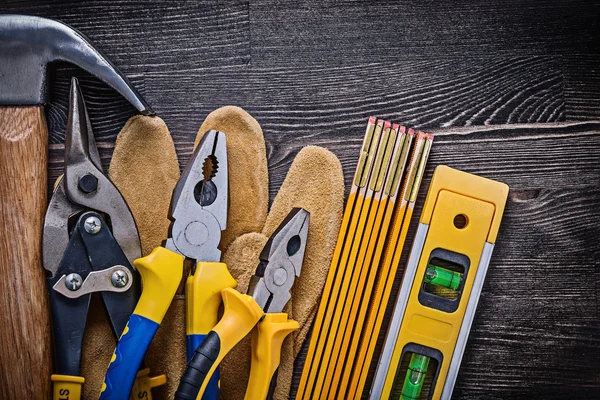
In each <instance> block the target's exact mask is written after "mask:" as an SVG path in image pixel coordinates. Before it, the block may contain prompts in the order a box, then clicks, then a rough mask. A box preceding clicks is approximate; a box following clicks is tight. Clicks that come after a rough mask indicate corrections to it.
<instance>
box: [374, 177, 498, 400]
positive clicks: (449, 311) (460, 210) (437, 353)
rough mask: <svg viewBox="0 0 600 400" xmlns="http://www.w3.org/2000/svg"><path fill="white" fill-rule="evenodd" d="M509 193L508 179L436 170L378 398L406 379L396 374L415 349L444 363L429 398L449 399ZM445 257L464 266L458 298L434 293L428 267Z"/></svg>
mask: <svg viewBox="0 0 600 400" xmlns="http://www.w3.org/2000/svg"><path fill="white" fill-rule="evenodd" d="M507 196H508V186H507V185H506V184H504V183H500V182H496V181H492V180H490V179H486V178H482V177H479V176H475V175H472V174H468V173H466V172H461V171H458V170H455V169H452V168H449V167H446V166H439V167H437V168H436V170H435V173H434V175H433V178H432V182H431V186H430V188H429V191H428V194H427V199H426V200H425V205H424V207H423V212H422V214H421V218H420V220H419V227H418V230H417V234H416V237H415V241H414V244H413V247H412V249H411V253H410V257H409V260H408V263H407V266H406V269H405V271H404V277H403V281H402V285H401V287H400V293H399V295H398V300H397V302H396V306H395V308H394V314H393V316H392V320H391V323H390V327H389V330H388V333H387V336H386V340H385V344H384V348H383V351H382V356H381V358H380V360H379V364H378V366H377V373H376V376H375V380H374V382H373V386H372V388H371V398H374V399H379V398H382V399H387V398H389V397H390V393H391V391H392V387H393V386H394V382H395V381H396V379H398V381H400V382H402V381H403V380H404V376H397V375H399V374H398V372H399V367H400V361H401V358H402V356H403V354H408V353H418V354H424V355H426V356H428V357H431V358H433V359H435V360H436V361H437V366H436V371H435V376H434V377H433V380H432V384H431V389H430V394H431V397H430V398H433V399H440V398H442V399H449V398H450V396H451V394H452V390H453V388H454V383H455V381H456V376H457V374H458V369H459V367H460V362H461V360H462V356H463V352H464V349H465V345H466V341H467V337H468V334H469V331H470V329H471V323H472V321H473V316H474V314H475V309H476V308H477V302H478V300H479V295H480V293H481V288H482V286H483V281H484V279H485V275H486V272H487V268H488V265H489V261H490V257H491V254H492V250H493V248H494V243H495V242H496V237H497V234H498V229H499V226H500V220H501V218H502V214H503V212H504V206H505V204H506V199H507ZM461 221H462V222H461ZM432 260H433V261H432ZM439 260H441V262H446V263H448V265H453V266H456V268H457V269H458V270H459V271H460V274H461V276H462V280H461V282H460V285H459V287H458V290H457V291H455V292H454V295H455V296H454V297H452V296H448V297H443V296H441V295H439V293H436V292H435V291H431V290H429V291H428V290H427V288H428V286H427V285H426V283H425V277H426V272H427V267H428V265H430V263H431V262H438V261H439Z"/></svg>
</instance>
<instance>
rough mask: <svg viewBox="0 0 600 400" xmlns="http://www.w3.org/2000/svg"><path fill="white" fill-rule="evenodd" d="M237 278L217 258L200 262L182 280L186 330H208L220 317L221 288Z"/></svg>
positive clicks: (233, 286) (201, 331)
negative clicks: (184, 280)
mask: <svg viewBox="0 0 600 400" xmlns="http://www.w3.org/2000/svg"><path fill="white" fill-rule="evenodd" d="M236 286H237V282H236V281H235V279H233V277H232V276H231V274H230V273H229V270H228V269H227V265H225V264H223V263H218V262H201V263H198V265H197V266H196V271H195V272H194V274H192V275H190V276H189V277H188V278H187V280H186V282H185V307H186V324H185V326H186V334H187V335H199V334H207V333H208V332H210V330H211V329H212V328H213V327H214V326H215V325H216V324H217V321H218V320H219V315H218V313H219V306H220V305H221V291H222V290H223V289H226V288H235V287H236Z"/></svg>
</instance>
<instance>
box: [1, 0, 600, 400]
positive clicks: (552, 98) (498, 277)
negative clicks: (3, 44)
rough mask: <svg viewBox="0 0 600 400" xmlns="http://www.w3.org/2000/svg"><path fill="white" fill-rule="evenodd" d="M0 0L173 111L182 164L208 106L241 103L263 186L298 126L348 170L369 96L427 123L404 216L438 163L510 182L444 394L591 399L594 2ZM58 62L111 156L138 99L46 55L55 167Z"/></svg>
mask: <svg viewBox="0 0 600 400" xmlns="http://www.w3.org/2000/svg"><path fill="white" fill-rule="evenodd" d="M0 12H13V13H27V14H34V15H41V16H48V17H53V18H57V19H60V20H62V21H64V22H66V23H68V24H71V25H72V26H74V27H76V28H78V29H80V30H81V31H83V32H84V33H85V34H86V35H87V36H88V37H90V38H91V39H92V40H93V42H94V43H96V45H97V46H98V47H99V48H100V49H101V50H102V51H103V52H104V53H105V54H107V56H109V57H110V58H111V59H112V60H113V61H114V62H115V64H117V65H118V66H119V67H120V68H121V69H122V70H123V72H124V73H125V74H126V75H127V76H128V77H129V78H130V79H131V80H132V82H133V83H134V84H135V86H136V87H137V88H138V89H139V90H140V92H141V93H143V94H144V96H145V97H146V98H147V100H148V101H149V102H150V104H151V105H152V106H153V107H154V108H155V110H156V111H157V113H158V114H159V115H160V116H161V117H162V118H163V119H164V120H165V121H166V123H167V124H168V125H169V128H170V130H171V133H172V134H173V136H174V139H175V142H176V147H177V152H178V155H179V157H180V161H181V163H182V164H183V163H184V162H185V160H187V158H188V157H189V155H190V153H191V149H192V141H193V138H194V137H195V134H196V130H197V128H198V127H199V126H200V124H201V122H202V120H203V119H204V118H205V116H206V115H207V114H208V113H209V112H210V111H212V110H213V109H215V108H217V107H219V106H222V105H226V104H236V105H239V106H242V107H244V108H245V109H247V110H248V111H249V112H250V113H251V114H252V115H253V116H254V117H255V118H256V119H257V120H258V121H259V122H260V123H261V125H262V127H263V130H264V133H265V137H266V141H267V151H268V160H269V168H270V173H271V182H270V195H271V198H273V196H274V195H275V193H276V192H277V189H278V188H279V186H280V184H281V182H282V181H283V178H284V177H285V173H286V171H287V169H288V168H289V165H290V164H291V161H292V160H293V157H294V156H295V154H296V153H297V151H298V150H299V149H300V148H302V147H303V146H305V145H308V144H315V145H321V146H324V147H327V148H329V149H330V150H332V151H333V152H334V153H335V154H337V155H338V157H339V158H340V160H341V162H342V165H343V168H344V172H345V175H346V183H347V184H348V183H349V180H350V176H351V174H352V172H353V170H354V167H355V163H356V158H357V153H358V149H359V146H360V143H361V141H362V134H363V132H364V126H365V123H366V119H367V117H368V116H369V115H377V116H380V117H385V118H389V119H392V120H393V121H395V122H400V123H404V124H408V125H412V126H416V127H419V128H421V129H426V130H432V131H435V133H436V134H437V137H436V141H435V144H434V148H433V151H432V154H431V158H430V162H429V166H428V169H427V174H426V179H425V184H424V187H423V189H422V190H421V194H420V202H419V205H418V207H417V211H416V213H415V216H418V215H419V212H420V207H421V204H422V201H423V199H424V197H425V188H426V184H427V183H428V181H429V179H430V177H431V173H432V171H433V168H434V167H435V166H436V165H439V164H448V165H450V166H453V167H456V168H460V169H464V170H466V171H469V172H473V173H477V174H481V175H483V176H486V177H489V178H494V179H498V180H501V181H504V182H506V183H508V184H509V185H510V187H511V193H510V199H509V203H508V207H507V210H506V214H505V217H504V220H503V224H502V227H501V232H500V237H499V240H498V244H497V247H496V250H495V253H494V256H493V258H492V264H491V267H490V270H489V272H488V277H487V280H486V283H485V285H484V288H483V293H482V296H481V299H480V303H479V309H478V312H477V314H476V318H475V321H474V324H473V329H472V332H471V336H470V339H469V342H468V345H467V350H466V353H465V357H464V360H463V364H462V366H461V370H460V373H459V377H458V381H457V385H456V390H455V396H454V397H455V398H467V399H471V398H544V399H551V398H573V399H579V398H600V362H599V360H600V350H598V349H599V348H600V318H599V311H598V310H599V309H600V307H599V306H600V299H599V297H600V284H599V283H598V282H600V276H599V274H600V270H599V267H598V265H599V264H598V256H599V254H600V251H599V250H600V249H599V247H600V244H599V243H600V215H599V211H598V210H599V209H600V192H599V190H598V182H599V180H600V179H599V178H600V162H599V161H598V159H599V157H600V122H598V120H600V40H599V38H600V34H599V33H600V32H599V30H598V21H599V20H600V4H598V2H579V1H571V0H569V1H559V0H555V1H540V0H526V1H515V0H510V1H508V0H507V1H503V2H473V3H471V2H466V1H454V2H447V3H440V2H434V1H430V0H427V1H404V2H391V1H375V2H373V1H341V2H340V1H325V2H321V1H315V0H311V1H303V2H281V1H275V0H269V1H261V2H254V1H253V2H247V1H228V2H221V1H217V0H210V1H202V2H196V1H170V0H163V1H151V2H141V1H124V0H119V1H103V2H81V1H50V0H43V1H33V0H20V1H16V0H6V1H4V2H2V3H1V4H0ZM71 75H76V76H78V77H80V81H81V84H82V88H83V91H84V92H85V94H86V100H87V103H88V108H89V112H90V116H91V119H92V125H93V127H94V131H95V134H96V138H97V141H98V145H99V147H100V152H101V156H102V161H103V164H104V165H105V166H106V167H107V166H108V162H109V160H110V157H111V154H112V148H113V144H114V140H115V137H116V135H117V133H118V131H119V130H120V128H121V127H122V126H123V124H124V123H125V121H126V120H127V119H128V118H129V117H130V116H131V115H133V114H134V110H133V108H132V107H130V106H129V105H128V104H127V103H126V102H125V101H124V100H123V99H121V98H120V97H119V96H118V95H117V94H115V93H114V92H113V91H111V90H110V89H109V88H107V87H106V86H105V85H104V84H102V83H100V82H98V81H96V80H95V79H94V78H92V77H90V76H89V75H88V74H87V73H85V72H83V71H81V70H79V69H78V68H75V67H72V66H69V65H66V64H60V63H58V64H57V65H56V68H55V69H54V72H53V74H52V82H51V94H52V99H53V101H52V103H51V104H50V105H49V106H48V107H47V117H48V123H49V127H50V143H51V145H50V177H51V181H53V179H54V178H56V177H57V176H58V175H59V174H60V169H61V163H62V148H63V144H62V143H63V141H64V129H65V119H66V118H65V115H66V109H67V93H68V92H67V90H68V84H69V78H70V76H71ZM584 121H589V122H584ZM505 124H510V125H505ZM414 222H415V221H413V223H414ZM411 235H412V233H411ZM410 238H412V236H410V237H409V239H410ZM409 242H410V240H409ZM399 281H400V277H397V279H396V282H395V285H396V286H395V287H396V288H398V287H399V283H400V282H399ZM392 300H393V299H392ZM388 314H389V313H388ZM388 318H389V315H388ZM382 339H383V337H382V338H381V340H380V343H379V345H381V341H382ZM377 351H380V347H378V348H377ZM303 357H304V353H302V354H301V355H300V356H299V358H298V360H297V368H296V372H295V382H294V384H295V385H296V384H297V382H298V378H299V374H300V368H301V364H302V359H303ZM373 369H374V365H373V366H372V368H371V371H370V373H371V376H372V373H373Z"/></svg>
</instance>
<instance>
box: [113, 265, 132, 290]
mask: <svg viewBox="0 0 600 400" xmlns="http://www.w3.org/2000/svg"><path fill="white" fill-rule="evenodd" d="M110 281H111V283H112V284H113V286H114V287H118V288H122V287H125V286H126V285H127V283H128V282H129V278H128V277H127V274H126V273H125V272H124V271H122V270H120V269H119V270H117V271H115V272H113V274H112V276H111V277H110Z"/></svg>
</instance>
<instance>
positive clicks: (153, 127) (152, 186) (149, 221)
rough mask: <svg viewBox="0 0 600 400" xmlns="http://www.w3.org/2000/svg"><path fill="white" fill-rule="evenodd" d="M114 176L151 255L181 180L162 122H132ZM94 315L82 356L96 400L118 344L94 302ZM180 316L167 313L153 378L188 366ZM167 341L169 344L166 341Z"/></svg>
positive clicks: (88, 392) (119, 144)
mask: <svg viewBox="0 0 600 400" xmlns="http://www.w3.org/2000/svg"><path fill="white" fill-rule="evenodd" d="M108 175H109V178H110V179H111V181H112V182H113V183H114V184H115V185H116V186H117V188H118V189H119V190H120V191H121V194H122V195H123V197H124V198H125V200H126V201H127V204H128V205H129V208H130V209H131V211H132V213H133V216H134V218H135V221H136V224H137V227H138V230H139V233H140V239H141V243H142V253H143V254H144V255H145V254H148V253H149V252H150V251H151V250H152V249H153V248H154V247H156V246H158V245H160V243H161V242H162V240H163V239H165V238H166V235H167V232H168V228H169V223H170V222H169V219H168V218H167V214H168V210H169V204H170V201H171V192H172V190H173V188H174V187H175V184H176V183H177V180H178V179H179V164H178V162H177V155H176V153H175V146H174V145H173V140H172V139H171V135H170V134H169V130H168V129H167V126H166V125H165V123H164V122H163V120H162V119H160V118H158V117H146V116H135V117H133V118H131V119H129V121H127V123H126V124H125V126H124V127H123V129H122V130H121V132H119V135H118V136H117V141H116V143H115V150H114V152H113V157H112V160H111V163H110V168H109V172H108ZM180 308H182V307H180ZM89 314H90V315H89V317H88V323H87V327H86V338H87V339H86V340H85V341H84V347H83V355H82V373H83V376H84V377H85V379H86V382H85V385H84V398H85V399H96V398H98V396H99V393H100V386H101V384H102V381H103V379H104V373H105V372H106V367H107V365H108V362H109V361H110V357H111V355H112V352H113V350H114V348H115V343H116V339H115V337H114V335H113V333H112V331H111V329H110V324H109V323H108V320H107V318H106V313H105V311H104V309H103V307H102V306H101V305H100V302H97V301H96V302H92V304H91V306H90V313H89ZM174 314H175V312H174V311H169V313H167V317H166V318H165V321H164V322H163V327H161V328H160V329H159V330H158V333H157V337H156V340H155V342H157V341H159V342H160V343H165V346H166V347H163V348H160V349H156V345H155V346H151V348H150V350H149V352H148V359H152V360H154V362H151V363H149V364H148V366H149V367H150V368H151V373H152V375H155V374H158V373H165V372H171V371H172V370H173V367H172V366H173V365H175V366H177V365H178V364H177V362H178V360H181V363H182V365H184V363H185V336H184V333H183V331H182V332H178V333H175V332H172V333H171V332H168V329H169V328H168V327H169V326H170V325H172V324H171V322H170V319H173V315H174ZM181 319H183V317H181ZM164 326H167V328H165V327H164ZM181 326H182V327H183V322H182V323H181ZM182 329H183V328H182ZM162 337H167V338H168V339H169V340H161V338H162ZM172 337H178V338H179V337H181V338H183V339H182V341H183V344H181V345H180V344H179V343H178V342H177V341H173V340H172V339H171V338H172ZM173 343H174V344H173ZM169 347H173V348H172V349H170V348H169ZM153 349H156V350H153ZM167 367H168V368H167ZM177 376H179V375H177V374H176V373H171V374H170V378H171V379H169V380H168V382H169V383H168V385H169V384H170V386H175V387H174V388H171V390H169V392H170V393H173V392H174V390H175V389H176V384H177V379H174V377H177ZM163 390H164V389H163Z"/></svg>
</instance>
